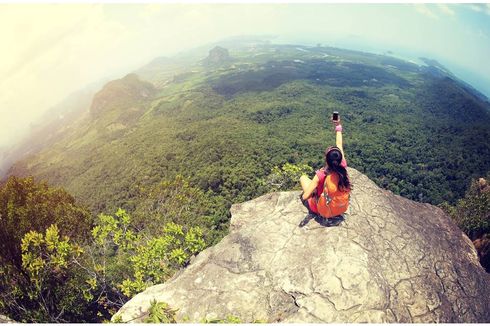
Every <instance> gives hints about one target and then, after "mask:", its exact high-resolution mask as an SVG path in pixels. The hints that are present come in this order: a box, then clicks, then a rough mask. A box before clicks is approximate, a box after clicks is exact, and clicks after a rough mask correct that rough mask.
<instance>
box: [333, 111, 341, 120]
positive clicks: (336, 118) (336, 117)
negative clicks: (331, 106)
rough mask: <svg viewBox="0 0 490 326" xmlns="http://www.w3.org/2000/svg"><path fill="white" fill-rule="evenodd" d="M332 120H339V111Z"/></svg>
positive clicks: (335, 112)
mask: <svg viewBox="0 0 490 326" xmlns="http://www.w3.org/2000/svg"><path fill="white" fill-rule="evenodd" d="M332 119H333V120H339V113H338V112H337V111H334V113H333V116H332Z"/></svg>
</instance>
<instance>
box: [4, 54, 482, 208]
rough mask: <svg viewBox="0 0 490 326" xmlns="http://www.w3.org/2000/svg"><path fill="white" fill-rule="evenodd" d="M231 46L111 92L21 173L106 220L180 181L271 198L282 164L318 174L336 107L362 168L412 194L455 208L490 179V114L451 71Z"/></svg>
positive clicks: (17, 170) (162, 64)
mask: <svg viewBox="0 0 490 326" xmlns="http://www.w3.org/2000/svg"><path fill="white" fill-rule="evenodd" d="M228 51H229V55H230V58H229V60H226V61H225V62H223V63H222V64H220V63H219V62H218V63H215V64H213V65H209V64H203V62H205V61H204V59H205V57H204V56H201V57H199V56H198V55H194V56H192V54H189V53H187V54H186V55H182V58H179V57H176V58H169V59H165V58H160V59H157V60H155V61H153V62H152V63H150V64H149V65H148V66H146V67H143V68H142V69H140V70H139V71H136V72H135V74H130V75H128V76H126V77H124V78H122V79H120V80H115V81H112V82H110V83H108V84H106V86H105V87H104V88H103V89H102V90H100V91H99V93H97V94H96V95H95V97H94V100H93V102H92V106H91V108H90V113H91V114H90V115H87V116H84V117H81V118H80V119H79V120H78V121H76V122H75V124H74V125H73V128H70V129H69V130H70V132H69V133H67V134H65V136H64V137H63V138H62V139H61V140H60V141H58V142H57V143H55V144H53V145H51V146H49V147H48V148H46V149H44V150H42V151H41V152H39V153H37V154H34V155H31V156H30V157H28V158H26V159H24V160H22V161H19V162H17V163H16V164H15V165H14V166H13V167H12V168H11V170H10V172H9V174H10V175H19V176H24V175H34V176H35V177H36V178H38V179H45V180H47V181H48V182H49V183H50V184H54V185H61V186H63V187H64V188H65V189H67V190H68V191H69V192H70V193H71V194H73V195H74V196H75V197H76V198H77V199H78V200H79V201H81V202H82V203H84V204H86V205H88V206H89V207H90V208H91V209H92V210H93V211H94V212H96V213H99V212H109V211H113V210H115V209H116V208H117V207H123V208H125V209H127V210H129V211H134V210H136V209H137V208H138V205H139V204H140V202H141V200H142V199H141V197H142V196H141V194H142V193H143V192H144V189H146V188H148V187H150V186H152V185H155V184H158V183H160V182H161V181H164V180H168V181H171V180H174V179H175V177H176V176H177V175H183V176H184V177H188V178H190V183H191V185H192V186H195V187H198V188H200V189H201V190H203V191H205V192H207V195H209V196H210V197H216V198H218V199H219V200H221V201H222V203H223V204H222V205H224V207H228V206H229V205H230V204H231V203H234V202H241V201H244V200H248V199H251V198H254V197H257V196H258V195H260V194H263V193H265V192H268V191H269V190H270V189H269V188H268V186H267V184H266V183H264V179H265V178H266V177H267V176H268V175H269V174H270V173H271V170H272V168H273V167H274V166H282V165H283V164H285V163H286V162H289V163H294V164H300V163H305V164H308V165H311V166H313V167H314V168H319V167H320V166H321V165H322V163H323V157H322V153H323V150H324V149H325V147H326V146H328V145H331V144H333V143H334V134H333V132H332V128H331V124H330V123H329V121H328V119H329V115H330V114H331V112H332V111H333V110H338V111H340V113H341V118H342V121H343V125H344V147H345V151H346V155H347V159H348V161H349V164H350V165H351V166H352V167H354V168H356V169H358V170H360V171H361V172H363V173H365V174H367V175H368V176H369V177H370V178H371V179H373V180H374V181H375V182H377V183H378V184H379V185H381V186H382V187H384V188H387V189H390V190H392V191H394V192H395V193H397V194H401V195H402V196H405V197H407V198H410V199H414V200H419V201H424V202H430V203H433V204H439V203H441V202H443V201H448V202H455V200H456V199H458V198H461V197H463V195H464V191H465V190H466V189H467V188H468V185H469V182H470V179H471V178H472V177H477V176H482V175H485V174H486V173H487V172H488V171H489V170H490V160H489V157H490V144H489V142H488V139H490V113H489V112H490V105H489V103H488V102H484V101H482V100H481V99H480V98H479V97H478V96H476V95H475V94H473V93H472V92H471V91H470V90H469V89H468V88H467V87H465V86H464V85H463V84H461V83H460V82H458V81H457V80H455V79H454V76H450V75H444V74H441V70H438V73H434V70H435V69H436V68H434V67H430V66H422V67H421V66H417V65H415V64H412V63H409V62H405V61H401V60H398V59H395V58H392V57H387V56H381V55H373V54H367V53H362V52H355V51H347V50H341V49H336V48H328V47H303V46H295V45H281V46H279V45H267V44H262V45H258V44H256V45H253V46H251V45H247V46H242V47H239V46H235V47H230V48H228ZM198 57H199V58H198Z"/></svg>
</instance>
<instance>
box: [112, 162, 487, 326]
mask: <svg viewBox="0 0 490 326" xmlns="http://www.w3.org/2000/svg"><path fill="white" fill-rule="evenodd" d="M349 173H350V175H351V179H352V181H353V184H354V190H353V192H352V198H351V206H350V208H349V211H348V214H347V215H346V217H345V221H343V222H342V223H341V224H340V225H339V226H334V227H324V226H321V225H319V224H318V223H317V222H316V221H315V220H311V221H310V222H309V223H308V224H306V225H305V226H304V227H299V226H298V224H299V223H300V222H301V221H302V220H303V218H304V216H305V212H306V211H305V209H304V208H303V206H302V205H301V204H300V202H299V199H298V195H299V193H298V192H280V193H271V194H268V195H265V196H262V197H259V198H257V199H255V200H252V201H249V202H245V203H242V204H237V205H234V206H233V207H232V220H231V227H230V234H229V235H228V236H226V237H225V238H224V239H223V240H222V241H221V242H220V243H219V244H217V245H216V246H214V247H211V248H208V249H207V250H205V251H203V252H202V253H200V254H199V255H198V256H197V257H196V258H195V259H194V260H193V261H192V262H191V264H190V265H189V266H188V267H187V268H186V269H185V270H183V271H182V272H181V273H179V274H178V275H176V276H175V277H174V278H172V279H171V280H170V281H168V282H167V283H165V284H162V285H157V286H153V287H151V288H148V289H147V290H146V291H144V292H142V293H140V294H138V295H137V296H135V297H134V298H133V299H132V300H130V301H129V302H128V303H126V304H125V305H124V306H123V307H122V308H121V310H120V311H119V312H118V314H116V316H121V318H122V320H123V321H133V322H137V321H142V320H144V318H145V317H146V316H147V314H148V313H147V310H148V308H149V306H150V301H151V300H153V299H155V300H157V301H163V302H166V303H168V304H169V305H170V306H171V307H172V308H175V309H178V311H177V319H178V321H186V320H188V321H191V322H200V321H203V320H204V319H212V318H220V319H224V318H226V317H227V316H236V317H238V318H240V320H241V321H243V322H252V321H255V320H262V321H266V322H298V323H310V322H313V323H323V322H333V323H343V322H349V323H359V322H372V323H381V322H390V323H407V322H417V323H431V322H458V323H465V322H489V321H490V309H489V306H490V298H489V296H488V293H490V275H489V274H487V273H485V271H484V270H483V268H482V267H481V266H480V264H479V262H478V257H477V254H476V251H475V249H474V247H473V245H472V243H471V241H469V239H468V238H467V237H466V236H465V235H464V234H463V233H462V232H461V231H460V230H459V229H458V227H457V226H456V225H455V224H454V223H453V222H452V221H451V220H450V219H449V217H447V216H446V215H445V214H444V213H443V212H442V210H440V209H438V208H437V207H434V206H431V205H429V204H422V203H416V202H413V201H410V200H407V199H405V198H402V197H399V196H396V195H393V194H392V193H390V192H387V191H384V190H382V189H380V188H378V187H377V186H376V185H375V184H374V183H373V182H372V181H370V180H369V179H368V178H367V177H366V176H364V175H362V174H361V173H359V172H358V171H356V170H353V169H349Z"/></svg>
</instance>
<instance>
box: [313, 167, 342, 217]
mask: <svg viewBox="0 0 490 326" xmlns="http://www.w3.org/2000/svg"><path fill="white" fill-rule="evenodd" d="M338 184H339V175H338V174H337V173H331V174H329V175H327V176H326V177H325V181H324V182H323V192H322V193H321V195H320V196H319V198H318V202H317V210H318V213H319V214H320V215H321V216H322V217H325V218H330V217H334V216H337V215H341V214H343V213H345V212H346V211H347V208H348V207H349V198H350V191H341V190H340V189H339V188H338Z"/></svg>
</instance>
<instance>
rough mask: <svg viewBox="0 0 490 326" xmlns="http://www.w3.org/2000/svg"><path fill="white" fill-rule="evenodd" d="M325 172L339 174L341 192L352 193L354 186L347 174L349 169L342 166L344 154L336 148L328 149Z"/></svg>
mask: <svg viewBox="0 0 490 326" xmlns="http://www.w3.org/2000/svg"><path fill="white" fill-rule="evenodd" d="M325 162H326V163H327V165H326V166H325V170H327V171H329V172H337V173H338V175H339V189H340V190H341V191H350V190H351V189H352V185H351V183H350V180H349V175H348V174H347V169H346V168H344V167H343V166H341V165H340V163H341V162H342V152H341V151H340V149H339V148H338V147H336V146H332V147H329V148H327V150H326V151H325Z"/></svg>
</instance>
